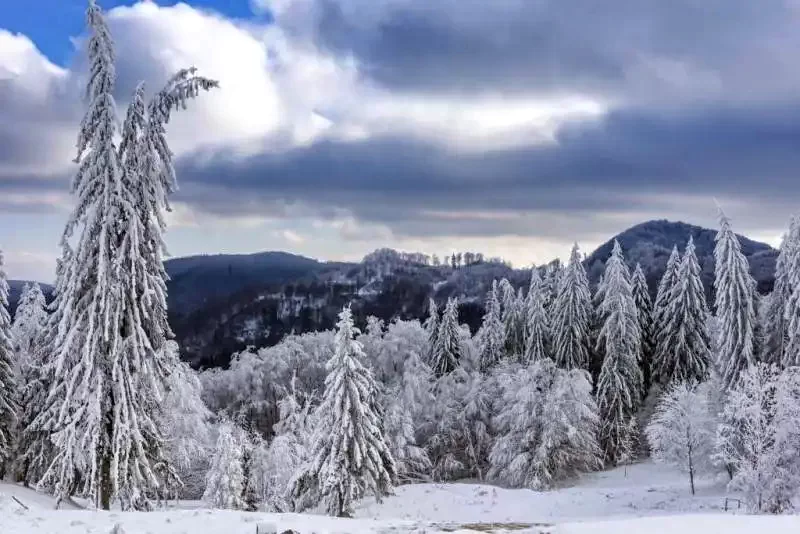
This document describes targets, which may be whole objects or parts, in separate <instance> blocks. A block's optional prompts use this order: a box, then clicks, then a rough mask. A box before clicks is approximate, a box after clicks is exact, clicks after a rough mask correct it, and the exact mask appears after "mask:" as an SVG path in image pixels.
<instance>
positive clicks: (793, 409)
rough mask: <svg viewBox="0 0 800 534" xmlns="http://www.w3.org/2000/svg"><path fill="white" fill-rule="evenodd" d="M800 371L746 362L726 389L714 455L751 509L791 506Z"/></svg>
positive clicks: (797, 480)
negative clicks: (746, 365)
mask: <svg viewBox="0 0 800 534" xmlns="http://www.w3.org/2000/svg"><path fill="white" fill-rule="evenodd" d="M798 416H800V377H798V374H797V370H796V369H790V370H787V371H786V372H784V373H783V374H781V373H780V371H779V370H778V368H777V367H775V366H773V365H769V364H763V363H762V364H756V365H752V366H750V367H749V368H747V369H746V370H745V371H744V372H743V373H742V375H741V377H740V380H739V381H738V382H737V384H736V385H735V386H734V388H733V389H731V390H729V392H728V397H727V401H726V403H725V410H724V411H723V413H722V423H721V424H720V426H719V429H718V432H717V459H718V461H720V462H721V463H723V464H725V465H728V466H730V467H731V470H732V472H733V478H732V479H731V482H730V487H731V489H735V490H739V491H742V492H743V493H744V496H745V500H746V501H747V504H748V507H749V508H750V509H751V510H752V511H756V512H771V513H779V512H782V511H785V510H787V509H788V508H790V507H791V500H792V498H793V497H794V496H795V495H796V494H797V491H798V489H800V476H798V474H800V472H799V471H798V467H800V464H798V456H797V455H798V453H797V442H798V439H800V425H799V424H798Z"/></svg>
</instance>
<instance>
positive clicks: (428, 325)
mask: <svg viewBox="0 0 800 534" xmlns="http://www.w3.org/2000/svg"><path fill="white" fill-rule="evenodd" d="M425 332H427V334H428V352H427V354H426V356H427V361H428V363H430V362H432V361H433V348H434V347H435V346H436V336H438V335H439V308H437V307H436V301H435V300H433V299H432V298H431V299H430V300H429V301H428V318H427V319H426V320H425Z"/></svg>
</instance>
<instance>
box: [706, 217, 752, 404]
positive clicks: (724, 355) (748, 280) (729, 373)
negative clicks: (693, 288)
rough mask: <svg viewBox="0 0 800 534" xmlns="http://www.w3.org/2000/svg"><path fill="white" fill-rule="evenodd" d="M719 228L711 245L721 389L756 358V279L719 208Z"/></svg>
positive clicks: (733, 382)
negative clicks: (713, 243)
mask: <svg viewBox="0 0 800 534" xmlns="http://www.w3.org/2000/svg"><path fill="white" fill-rule="evenodd" d="M719 221H720V230H719V232H717V236H716V238H715V240H716V246H715V247H714V260H715V262H716V263H715V277H714V289H715V294H716V302H715V308H716V316H717V320H718V321H719V326H720V328H721V333H722V336H721V338H720V339H719V346H718V347H716V353H717V357H718V358H719V361H718V362H717V366H718V367H719V369H720V374H721V375H722V385H723V387H724V389H730V388H732V387H733V386H734V385H735V384H736V381H737V380H738V379H739V374H740V373H741V372H742V370H743V369H745V368H746V367H747V366H748V365H752V364H753V363H754V362H755V353H754V352H755V351H754V343H755V329H756V308H755V299H756V282H755V280H753V277H752V276H751V275H750V265H749V264H748V263H747V258H746V257H745V255H744V254H743V253H742V249H741V247H740V246H739V238H738V237H736V234H735V233H733V229H732V228H731V223H730V219H729V218H728V217H727V216H726V215H725V213H723V211H722V210H721V209H720V211H719Z"/></svg>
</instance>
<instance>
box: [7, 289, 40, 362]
mask: <svg viewBox="0 0 800 534" xmlns="http://www.w3.org/2000/svg"><path fill="white" fill-rule="evenodd" d="M46 308H47V302H46V301H45V298H44V294H43V293H42V288H41V287H40V286H39V284H37V283H36V282H33V283H31V284H25V286H24V287H23V288H22V293H21V294H20V297H19V302H18V303H17V311H16V313H15V314H14V322H13V323H12V324H11V333H12V338H13V340H14V352H15V353H16V354H17V364H18V366H19V367H27V366H29V364H26V362H27V361H28V358H29V357H31V356H32V355H33V353H35V352H36V347H37V344H38V341H39V339H40V338H41V336H42V334H43V333H44V328H45V326H46V324H47V309H46Z"/></svg>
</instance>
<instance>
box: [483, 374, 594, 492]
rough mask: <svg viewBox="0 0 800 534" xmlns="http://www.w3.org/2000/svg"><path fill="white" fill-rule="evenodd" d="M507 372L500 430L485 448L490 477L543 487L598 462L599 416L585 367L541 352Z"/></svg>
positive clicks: (513, 483) (506, 481)
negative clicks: (563, 365) (559, 363)
mask: <svg viewBox="0 0 800 534" xmlns="http://www.w3.org/2000/svg"><path fill="white" fill-rule="evenodd" d="M508 378H509V379H510V383H508V384H506V386H505V388H504V389H505V391H504V394H503V402H502V405H501V408H500V411H499V413H498V414H497V416H496V417H495V427H496V428H497V432H498V434H499V436H498V438H497V440H496V441H495V444H494V446H493V447H492V449H491V452H490V454H489V460H490V462H491V470H490V471H489V476H490V477H491V478H494V479H497V480H500V481H502V482H503V483H505V484H509V485H511V486H514V487H525V488H531V489H534V490H546V489H549V488H551V487H552V486H553V483H554V482H557V481H559V480H563V479H565V478H567V477H570V476H573V475H576V474H578V473H582V472H586V471H590V470H594V469H598V468H600V467H602V461H601V460H600V457H601V451H600V446H599V445H598V443H597V430H598V428H599V422H600V419H599V416H598V412H597V404H596V403H595V401H594V398H593V396H592V382H591V377H590V376H589V374H588V373H587V372H586V371H584V370H582V369H572V370H571V371H567V370H564V369H559V368H558V367H556V365H555V363H553V361H552V360H550V359H549V358H545V359H540V360H537V361H534V362H531V363H530V364H529V365H527V366H525V367H522V368H520V369H518V370H516V372H515V373H514V374H513V375H511V376H509V377H508Z"/></svg>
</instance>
